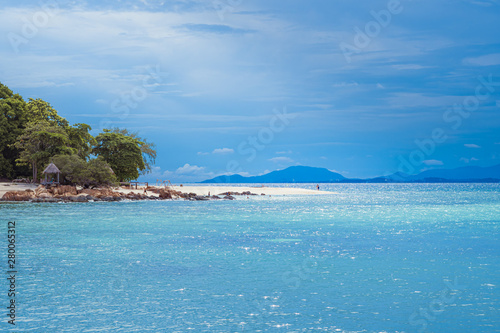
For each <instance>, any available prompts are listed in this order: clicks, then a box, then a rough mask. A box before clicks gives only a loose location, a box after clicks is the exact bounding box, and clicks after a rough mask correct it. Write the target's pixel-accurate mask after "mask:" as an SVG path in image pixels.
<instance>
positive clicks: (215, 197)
mask: <svg viewBox="0 0 500 333" xmlns="http://www.w3.org/2000/svg"><path fill="white" fill-rule="evenodd" d="M210 199H214V200H220V199H221V198H220V197H219V196H217V195H212V196H211V197H210Z"/></svg>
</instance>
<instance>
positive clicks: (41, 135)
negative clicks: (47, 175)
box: [14, 120, 75, 180]
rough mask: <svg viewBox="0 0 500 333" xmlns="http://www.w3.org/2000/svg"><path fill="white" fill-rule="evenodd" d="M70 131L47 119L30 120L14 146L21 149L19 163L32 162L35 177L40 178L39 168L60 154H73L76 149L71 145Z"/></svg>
mask: <svg viewBox="0 0 500 333" xmlns="http://www.w3.org/2000/svg"><path fill="white" fill-rule="evenodd" d="M69 143H70V140H69V137H68V133H66V131H65V130H64V129H63V128H61V127H59V126H57V125H53V124H50V123H49V122H47V121H45V120H44V121H40V122H36V123H35V122H30V123H28V125H27V127H26V129H25V130H24V131H23V134H21V135H20V136H19V137H18V139H17V141H16V143H15V144H14V146H15V147H16V148H17V149H19V151H20V154H19V158H18V159H17V160H16V161H17V162H18V163H21V164H23V163H24V164H25V163H29V164H31V167H32V170H33V179H34V180H36V179H38V178H37V177H38V169H39V168H40V167H42V166H43V165H44V164H46V163H47V162H48V160H49V159H50V157H52V156H55V155H58V154H71V153H73V152H74V151H75V149H73V148H71V147H70V146H69Z"/></svg>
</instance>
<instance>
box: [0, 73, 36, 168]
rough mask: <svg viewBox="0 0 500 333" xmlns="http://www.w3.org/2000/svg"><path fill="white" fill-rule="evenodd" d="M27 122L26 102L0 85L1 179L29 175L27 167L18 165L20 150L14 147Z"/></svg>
mask: <svg viewBox="0 0 500 333" xmlns="http://www.w3.org/2000/svg"><path fill="white" fill-rule="evenodd" d="M26 122H27V118H26V102H25V101H24V100H23V98H22V97H21V96H20V95H18V94H14V93H13V92H12V91H11V90H10V89H9V88H7V86H5V85H3V84H2V83H0V178H4V177H5V178H13V177H17V176H26V175H28V174H29V169H28V168H27V167H26V166H18V165H16V159H17V158H18V156H19V150H18V149H17V148H16V147H14V146H13V144H14V143H15V142H16V138H17V137H18V136H19V135H21V133H22V132H23V129H24V127H25V125H26Z"/></svg>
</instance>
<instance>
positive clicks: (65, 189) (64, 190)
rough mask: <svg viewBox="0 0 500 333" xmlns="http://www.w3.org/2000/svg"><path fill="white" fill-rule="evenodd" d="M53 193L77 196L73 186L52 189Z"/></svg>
mask: <svg viewBox="0 0 500 333" xmlns="http://www.w3.org/2000/svg"><path fill="white" fill-rule="evenodd" d="M53 193H54V195H64V194H71V195H77V194H78V191H77V190H76V187H74V186H70V185H61V186H57V187H54V189H53Z"/></svg>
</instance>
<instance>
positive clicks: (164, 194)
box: [158, 189, 172, 199]
mask: <svg viewBox="0 0 500 333" xmlns="http://www.w3.org/2000/svg"><path fill="white" fill-rule="evenodd" d="M158 197H159V198H160V199H172V192H171V191H168V190H164V189H161V190H160V192H159V193H158Z"/></svg>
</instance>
